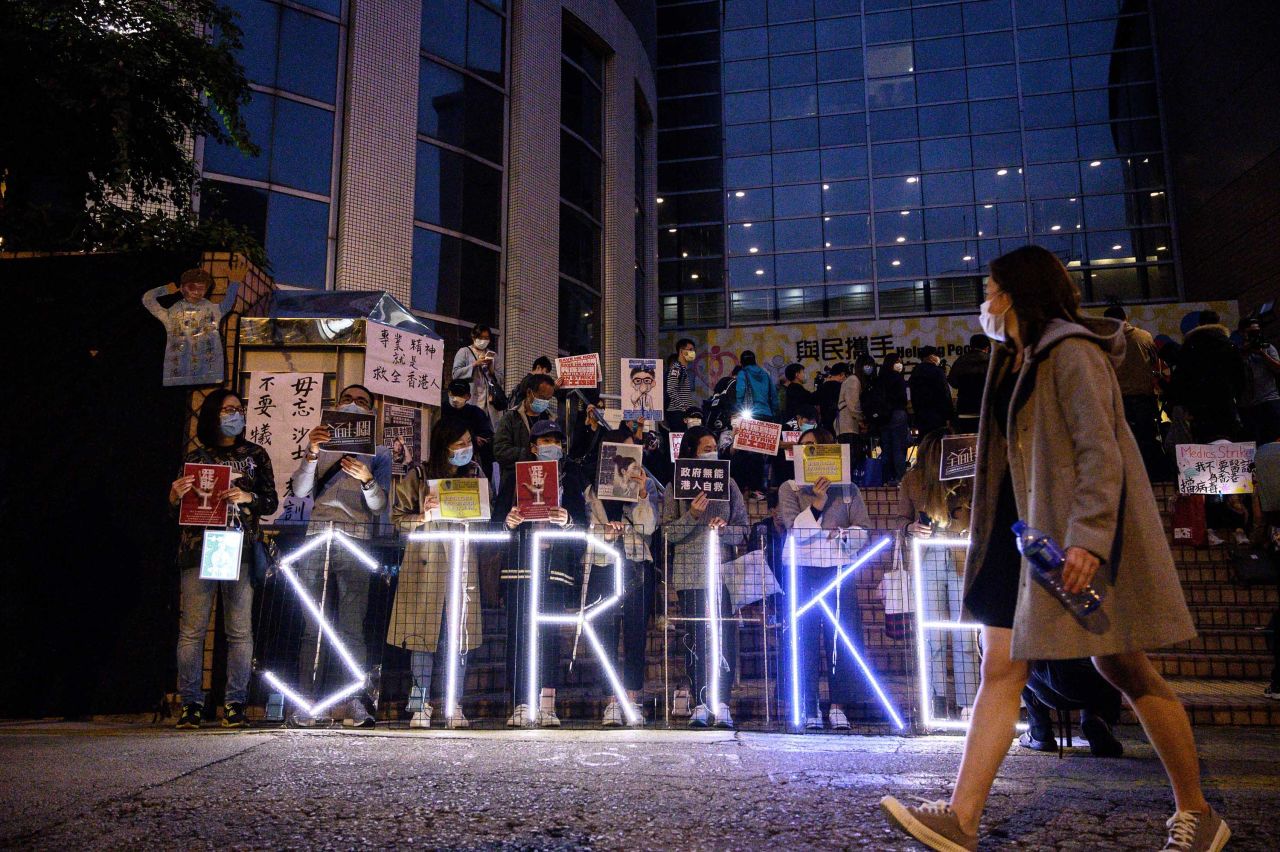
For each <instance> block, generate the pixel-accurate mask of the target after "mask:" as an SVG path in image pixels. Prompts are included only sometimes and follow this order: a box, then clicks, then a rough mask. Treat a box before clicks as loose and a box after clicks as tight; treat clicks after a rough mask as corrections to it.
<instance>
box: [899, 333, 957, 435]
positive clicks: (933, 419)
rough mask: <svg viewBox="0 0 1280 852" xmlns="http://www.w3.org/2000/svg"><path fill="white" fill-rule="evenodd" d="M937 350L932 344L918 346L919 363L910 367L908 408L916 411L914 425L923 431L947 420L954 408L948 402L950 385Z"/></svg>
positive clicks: (939, 427)
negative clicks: (909, 400) (913, 367)
mask: <svg viewBox="0 0 1280 852" xmlns="http://www.w3.org/2000/svg"><path fill="white" fill-rule="evenodd" d="M941 360H942V359H941V358H940V356H939V354H938V350H937V348H936V347H933V346H924V347H922V348H921V349H920V363H919V364H917V365H916V368H915V369H914V370H912V371H911V380H910V381H909V382H908V386H909V387H910V388H911V410H912V411H914V412H915V415H916V429H918V430H919V432H920V434H921V435H927V434H929V433H930V432H932V431H934V430H935V429H941V428H943V427H944V426H948V425H950V424H951V421H952V420H953V419H954V418H955V413H956V409H955V406H954V405H953V404H952V402H951V387H950V385H948V384H947V372H946V370H944V369H943V368H942V364H941Z"/></svg>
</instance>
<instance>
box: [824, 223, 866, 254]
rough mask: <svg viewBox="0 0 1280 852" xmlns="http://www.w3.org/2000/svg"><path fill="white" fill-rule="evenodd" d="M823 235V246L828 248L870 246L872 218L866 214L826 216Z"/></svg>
mask: <svg viewBox="0 0 1280 852" xmlns="http://www.w3.org/2000/svg"><path fill="white" fill-rule="evenodd" d="M822 235H823V241H824V242H823V244H824V245H826V246H827V247H828V248H841V247H843V246H865V245H868V244H870V242H871V217H869V216H867V215H866V214H860V215H856V216H826V217H824V220H823V222H822ZM827 262H828V263H830V262H831V261H827Z"/></svg>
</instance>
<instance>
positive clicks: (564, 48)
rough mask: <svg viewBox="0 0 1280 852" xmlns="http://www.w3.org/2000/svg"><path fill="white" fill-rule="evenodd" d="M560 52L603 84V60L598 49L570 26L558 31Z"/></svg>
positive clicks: (598, 82)
mask: <svg viewBox="0 0 1280 852" xmlns="http://www.w3.org/2000/svg"><path fill="white" fill-rule="evenodd" d="M560 53H561V54H562V55H563V56H565V57H566V58H568V59H569V60H571V61H572V62H573V64H575V65H577V66H578V67H579V68H581V69H582V72H583V73H584V74H586V75H587V76H588V77H590V78H591V79H592V80H594V81H595V82H596V83H597V84H599V85H603V80H604V71H603V66H604V61H603V59H602V58H601V56H600V51H599V50H598V49H597V48H596V47H595V46H594V45H593V44H591V43H590V42H588V41H587V39H586V37H585V36H584V35H583V34H582V33H580V32H578V30H576V29H575V28H573V27H571V26H566V27H564V28H562V29H561V31H560Z"/></svg>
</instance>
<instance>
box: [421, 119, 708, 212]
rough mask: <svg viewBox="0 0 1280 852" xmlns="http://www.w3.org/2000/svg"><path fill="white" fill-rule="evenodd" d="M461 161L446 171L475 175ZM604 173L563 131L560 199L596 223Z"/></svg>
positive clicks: (447, 163)
mask: <svg viewBox="0 0 1280 852" xmlns="http://www.w3.org/2000/svg"><path fill="white" fill-rule="evenodd" d="M459 159H460V158H457V157H456V155H450V157H449V158H448V159H447V160H446V161H445V162H444V163H443V168H445V169H449V168H450V167H451V165H452V167H453V168H456V169H458V170H460V171H466V172H469V173H471V174H474V173H475V169H474V168H473V167H472V166H471V165H470V163H464V162H458V160H459ZM669 166H675V167H677V168H687V167H688V166H687V165H686V164H674V163H673V164H665V163H664V164H663V168H668V167H669ZM601 171H602V168H601V162H600V158H599V157H598V156H597V155H596V154H595V152H594V151H592V150H591V149H590V148H588V147H587V146H586V145H584V144H582V142H580V141H578V140H577V139H576V138H574V137H573V136H571V135H570V134H568V133H566V132H565V131H563V130H562V131H560V196H561V197H562V198H564V199H565V200H566V201H569V202H571V203H573V204H574V205H576V206H578V207H581V208H582V209H583V210H585V211H587V213H588V214H589V215H591V216H593V217H595V218H596V219H599V218H601V214H600V206H601V205H600V197H601V194H602V184H601ZM484 177H487V175H483V176H482V179H481V183H482V184H483V183H485V182H486V181H485V180H484ZM677 179H678V178H677ZM679 185H680V186H681V187H682V188H690V189H694V188H698V189H701V188H702V187H694V186H689V185H688V183H686V182H685V181H680V182H679ZM466 189H467V190H468V191H470V189H471V185H470V184H467V185H466Z"/></svg>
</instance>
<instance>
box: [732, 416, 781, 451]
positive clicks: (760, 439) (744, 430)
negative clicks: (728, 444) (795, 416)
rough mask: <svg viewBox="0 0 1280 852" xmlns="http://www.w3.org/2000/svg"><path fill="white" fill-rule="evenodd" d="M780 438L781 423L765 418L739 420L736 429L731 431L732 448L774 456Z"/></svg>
mask: <svg viewBox="0 0 1280 852" xmlns="http://www.w3.org/2000/svg"><path fill="white" fill-rule="evenodd" d="M781 440H782V424H780V423H770V422H768V421H767V420H740V421H739V422H738V429H737V431H736V432H734V433H733V448H734V449H735V450H746V451H748V452H752V453H763V454H764V455H766V456H776V455H777V454H778V443H779V442H780V441H781Z"/></svg>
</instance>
